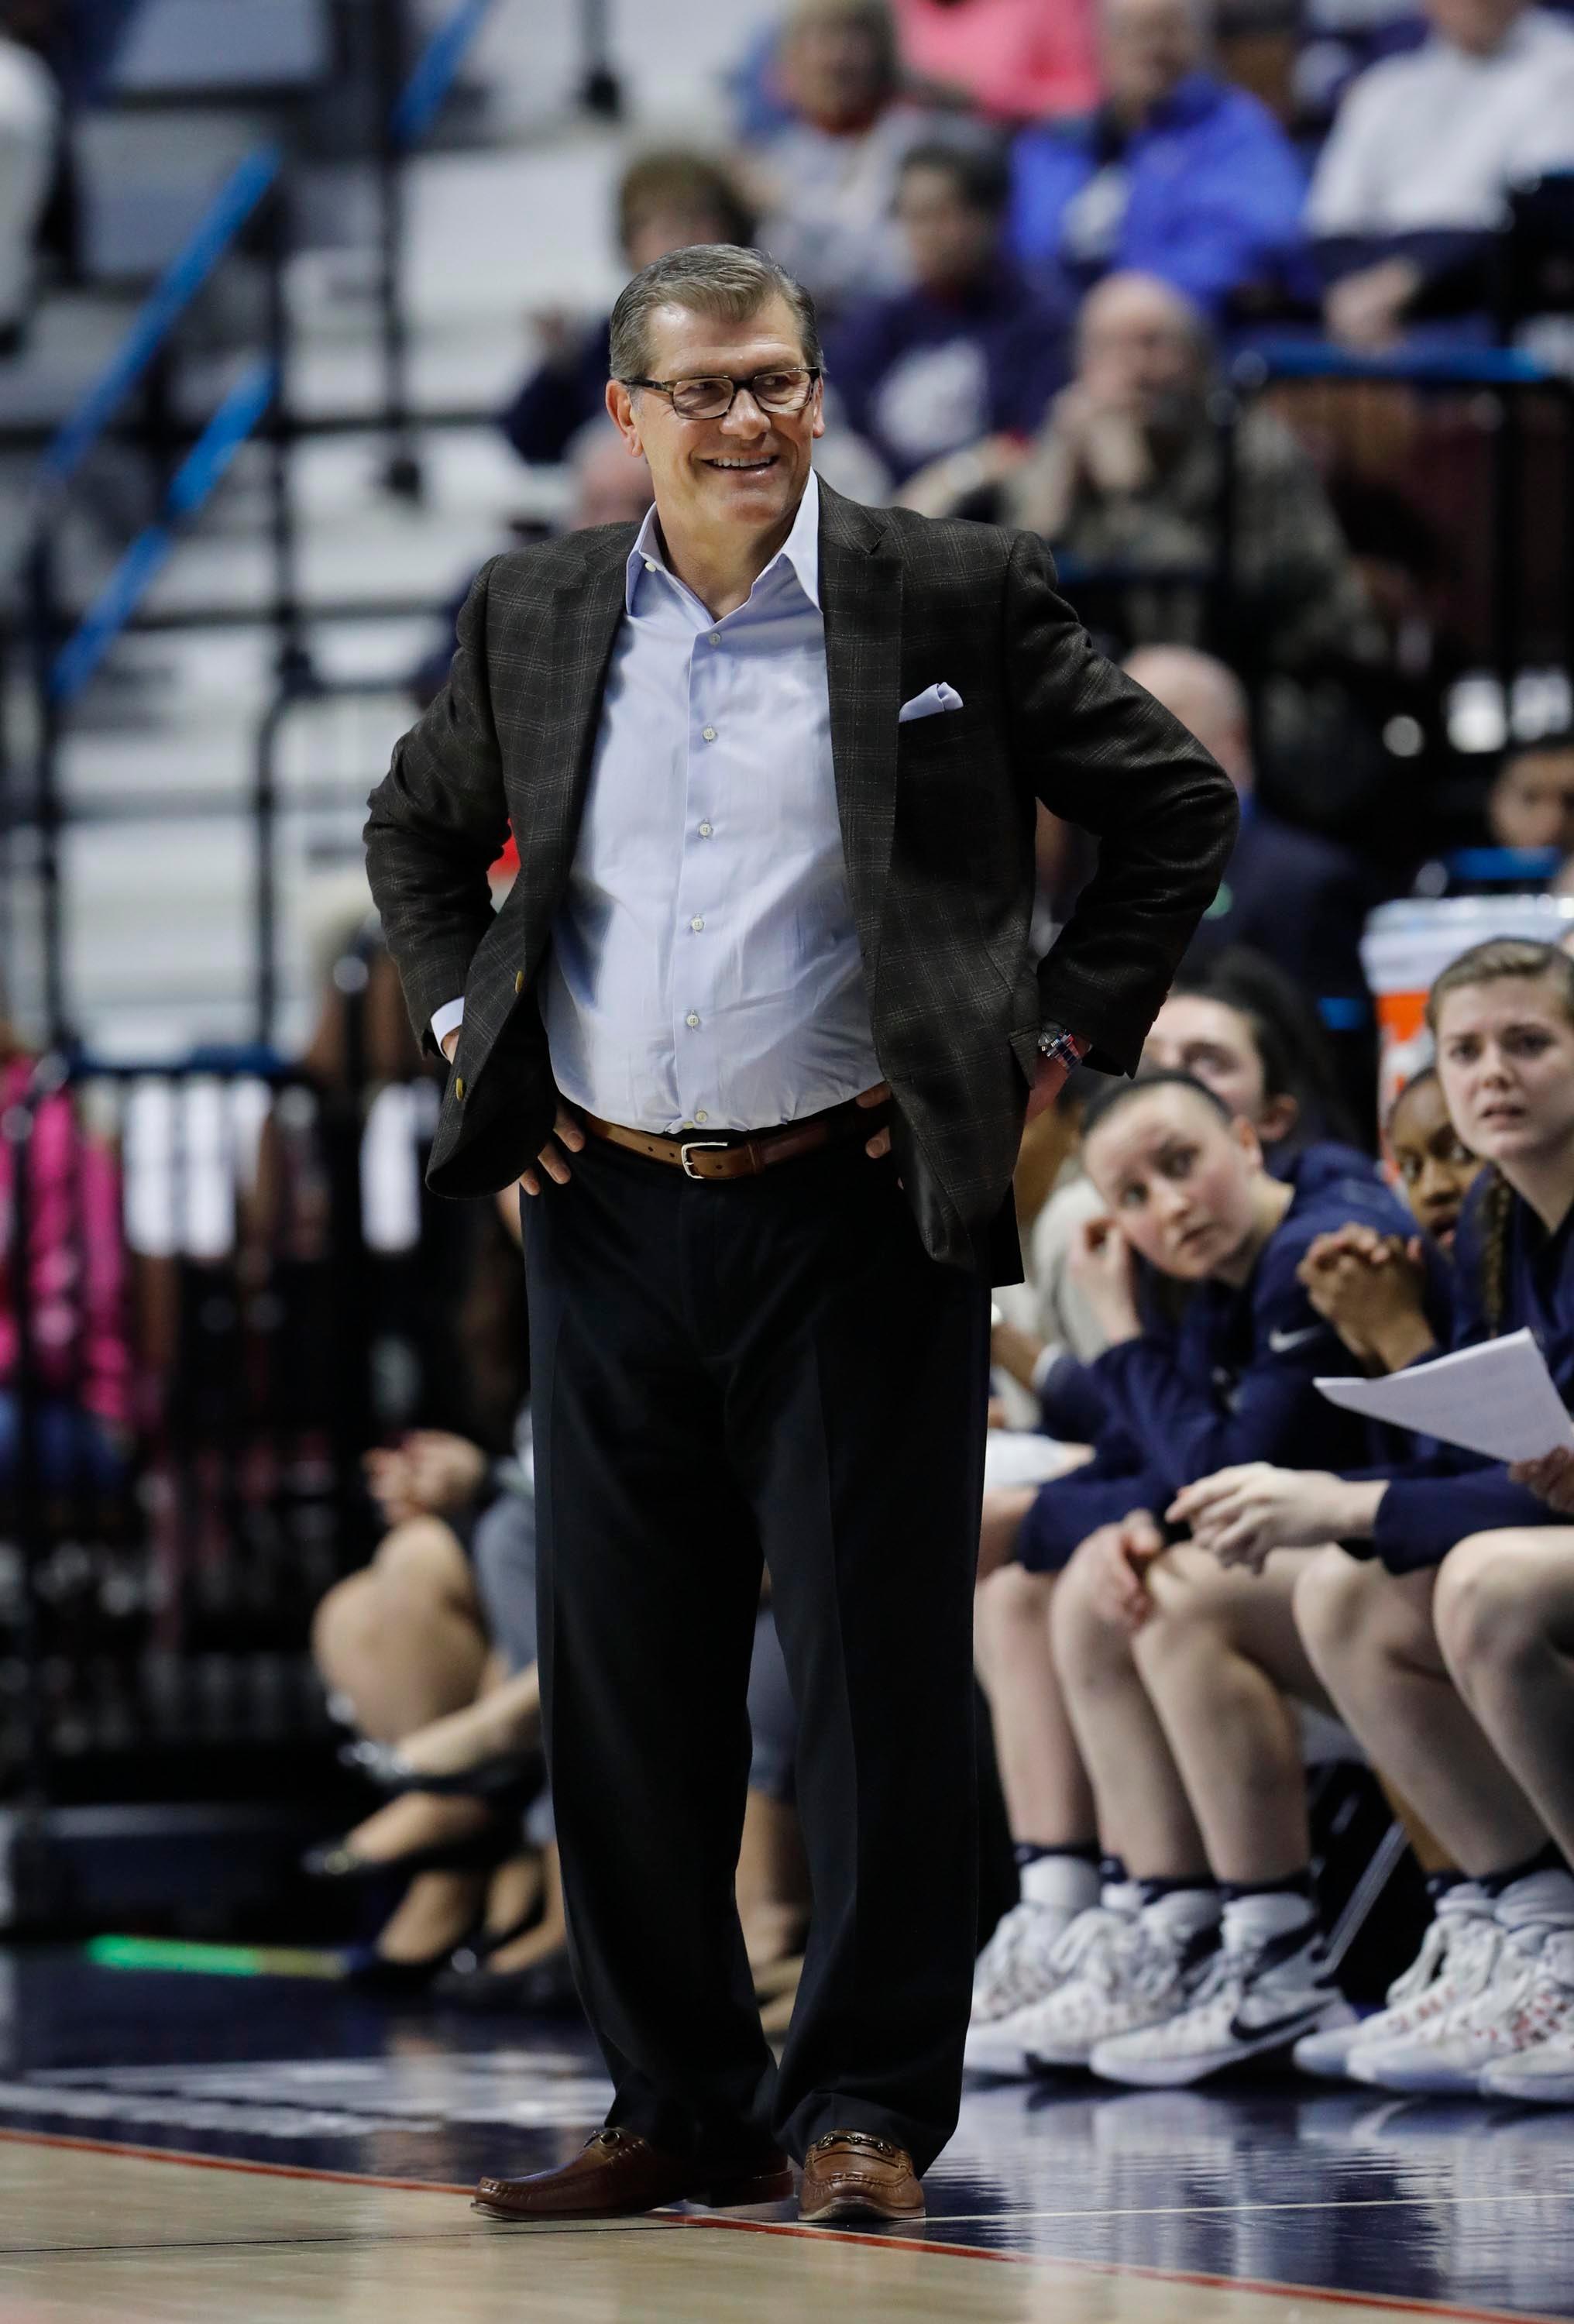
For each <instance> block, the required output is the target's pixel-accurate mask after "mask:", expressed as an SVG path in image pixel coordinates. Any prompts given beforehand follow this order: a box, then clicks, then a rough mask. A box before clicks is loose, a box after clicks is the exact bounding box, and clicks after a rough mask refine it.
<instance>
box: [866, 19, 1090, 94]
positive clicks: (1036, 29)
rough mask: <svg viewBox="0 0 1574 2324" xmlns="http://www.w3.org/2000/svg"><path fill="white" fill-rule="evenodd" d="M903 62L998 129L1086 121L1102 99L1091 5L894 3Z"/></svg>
mask: <svg viewBox="0 0 1574 2324" xmlns="http://www.w3.org/2000/svg"><path fill="white" fill-rule="evenodd" d="M893 5H894V8H895V13H896V19H897V34H898V37H899V40H900V43H901V51H902V60H903V62H904V64H905V65H906V66H907V70H908V72H909V73H911V74H913V75H914V76H915V77H916V78H917V79H919V80H920V81H923V82H926V83H928V84H929V85H930V86H931V87H933V88H935V89H937V90H938V91H939V92H940V93H941V94H942V95H943V96H946V97H960V98H961V99H962V102H964V103H965V104H967V105H969V106H972V107H973V108H974V109H975V110H976V111H978V112H980V113H983V114H987V115H990V117H991V118H992V119H994V120H997V121H1007V122H1018V121H1040V120H1043V119H1045V117H1054V116H1056V115H1062V114H1072V113H1085V112H1086V111H1087V110H1088V108H1089V107H1090V106H1091V105H1092V104H1093V103H1094V102H1095V101H1096V99H1097V97H1098V93H1099V77H1098V60H1097V57H1096V55H1095V52H1094V43H1093V25H1092V14H1091V5H1090V0H893Z"/></svg>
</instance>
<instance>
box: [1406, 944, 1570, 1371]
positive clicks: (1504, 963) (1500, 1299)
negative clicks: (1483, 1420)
mask: <svg viewBox="0 0 1574 2324" xmlns="http://www.w3.org/2000/svg"><path fill="white" fill-rule="evenodd" d="M1509 977H1517V978H1519V979H1520V981H1521V982H1523V983H1525V984H1536V983H1549V984H1551V986H1552V987H1553V988H1554V990H1555V991H1556V992H1557V996H1558V999H1559V1001H1560V1003H1561V1005H1562V1010H1563V1014H1564V1015H1565V1016H1566V1017H1567V1018H1568V1019H1569V1023H1570V1024H1571V1025H1574V959H1570V957H1569V954H1567V953H1566V952H1565V951H1564V950H1563V948H1562V946H1561V945H1554V944H1540V943H1538V942H1537V941H1536V940H1535V939H1534V938H1533V937H1531V936H1488V937H1487V940H1486V942H1485V943H1484V944H1478V945H1471V946H1470V949H1469V951H1468V952H1462V953H1461V954H1459V958H1458V960H1451V961H1450V963H1449V964H1448V966H1447V968H1445V969H1444V970H1443V971H1442V973H1441V975H1439V976H1437V977H1436V978H1434V979H1433V982H1432V986H1431V991H1430V992H1428V994H1427V996H1426V1022H1427V1030H1428V1031H1429V1032H1430V1033H1431V1037H1432V1039H1433V1040H1434V1041H1435V1040H1436V1039H1437V1035H1438V1019H1439V1018H1440V1016H1441V1013H1442V1005H1443V1002H1444V1001H1446V1000H1447V999H1448V998H1449V995H1450V993H1452V992H1466V991H1470V990H1472V989H1473V988H1474V987H1475V986H1477V985H1480V984H1501V983H1502V982H1504V981H1505V979H1506V978H1509ZM1482 1181H1483V1183H1482V1191H1481V1198H1480V1200H1481V1305H1482V1308H1483V1311H1484V1312H1485V1314H1486V1317H1487V1330H1488V1332H1489V1333H1491V1334H1492V1336H1493V1337H1494V1338H1495V1339H1496V1336H1497V1334H1498V1333H1499V1332H1501V1331H1502V1329H1503V1324H1504V1317H1505V1308H1506V1305H1507V1290H1508V1284H1507V1277H1508V1224H1509V1220H1510V1219H1511V1217H1512V1216H1513V1213H1514V1188H1513V1187H1512V1186H1511V1185H1509V1183H1508V1181H1507V1179H1506V1178H1505V1176H1504V1175H1503V1173H1502V1171H1501V1170H1499V1169H1498V1167H1497V1166H1496V1163H1490V1162H1489V1163H1488V1164H1487V1168H1486V1170H1485V1171H1484V1172H1483V1173H1482Z"/></svg>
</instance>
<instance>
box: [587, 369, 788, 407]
mask: <svg viewBox="0 0 1574 2324" xmlns="http://www.w3.org/2000/svg"><path fill="white" fill-rule="evenodd" d="M819 376H820V366H819V364H796V365H794V366H793V367H792V368H791V369H790V370H787V369H784V370H781V371H757V372H756V373H755V374H753V376H752V377H751V378H750V379H732V378H731V377H725V378H719V379H625V380H621V381H620V382H619V385H620V386H621V387H649V388H653V389H654V390H655V392H656V393H657V394H658V395H664V396H666V398H667V401H668V402H669V403H670V404H671V406H672V408H673V410H675V411H676V412H677V416H678V418H679V419H680V420H725V418H726V416H727V414H728V412H729V411H731V410H732V406H733V404H734V403H735V402H736V401H737V400H738V398H739V397H740V396H741V394H742V393H743V392H745V390H747V392H749V394H750V395H751V396H752V397H753V398H754V401H755V402H756V403H757V404H758V405H759V409H760V410H761V411H780V412H794V413H796V412H799V411H802V410H803V409H804V406H805V404H806V403H807V402H808V400H809V398H810V396H811V395H812V394H813V393H814V392H815V381H816V380H817V379H818V378H819Z"/></svg>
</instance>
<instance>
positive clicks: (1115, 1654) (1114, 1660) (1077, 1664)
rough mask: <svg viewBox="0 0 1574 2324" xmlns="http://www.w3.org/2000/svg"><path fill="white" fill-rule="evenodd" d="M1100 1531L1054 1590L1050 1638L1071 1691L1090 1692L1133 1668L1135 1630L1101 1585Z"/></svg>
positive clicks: (1127, 1673) (1056, 1662) (1073, 1561)
mask: <svg viewBox="0 0 1574 2324" xmlns="http://www.w3.org/2000/svg"><path fill="white" fill-rule="evenodd" d="M1101 1554H1102V1548H1101V1540H1100V1535H1097V1534H1095V1535H1091V1536H1090V1537H1089V1539H1088V1540H1087V1541H1085V1542H1083V1544H1082V1547H1081V1548H1080V1549H1079V1550H1078V1551H1077V1553H1076V1554H1075V1556H1074V1557H1073V1558H1072V1561H1071V1563H1070V1564H1069V1565H1068V1566H1067V1567H1066V1569H1065V1572H1063V1574H1062V1575H1061V1577H1060V1587H1059V1588H1058V1590H1057V1591H1055V1595H1054V1612H1053V1615H1052V1617H1051V1620H1050V1637H1051V1643H1052V1646H1053V1648H1054V1665H1055V1668H1056V1670H1057V1671H1058V1673H1059V1674H1060V1678H1061V1683H1062V1684H1063V1686H1064V1687H1065V1689H1066V1691H1067V1692H1068V1693H1086V1692H1090V1691H1091V1690H1094V1689H1096V1688H1098V1687H1100V1685H1105V1684H1108V1683H1109V1682H1110V1681H1111V1680H1112V1679H1113V1680H1120V1679H1125V1678H1128V1677H1129V1675H1130V1672H1131V1667H1132V1662H1131V1632H1130V1630H1129V1629H1128V1627H1127V1626H1126V1624H1125V1623H1123V1622H1122V1621H1121V1620H1120V1619H1119V1618H1118V1616H1117V1614H1116V1613H1115V1611H1114V1609H1112V1608H1111V1607H1110V1605H1109V1600H1108V1593H1107V1592H1106V1591H1104V1590H1102V1589H1101V1588H1100V1558H1101Z"/></svg>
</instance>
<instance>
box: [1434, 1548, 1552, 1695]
mask: <svg viewBox="0 0 1574 2324" xmlns="http://www.w3.org/2000/svg"><path fill="white" fill-rule="evenodd" d="M1540 1581H1541V1577H1540V1574H1539V1572H1538V1570H1537V1568H1536V1565H1535V1562H1534V1561H1533V1559H1532V1558H1529V1557H1527V1556H1526V1555H1525V1554H1524V1552H1523V1548H1522V1547H1521V1546H1520V1544H1519V1540H1518V1537H1517V1535H1514V1534H1513V1533H1484V1534H1477V1535H1474V1536H1473V1537H1472V1538H1471V1539H1470V1540H1468V1541H1462V1542H1461V1543H1460V1544H1459V1547H1458V1548H1457V1549H1456V1550H1454V1551H1453V1552H1452V1553H1451V1554H1450V1556H1449V1557H1448V1558H1447V1559H1446V1560H1445V1562H1444V1563H1443V1566H1442V1569H1441V1572H1440V1573H1439V1575H1438V1586H1437V1599H1436V1614H1435V1618H1436V1622H1437V1636H1438V1644H1439V1645H1440V1646H1441V1648H1442V1651H1443V1657H1444V1660H1445V1661H1446V1662H1447V1664H1448V1666H1449V1669H1450V1673H1451V1674H1453V1676H1454V1678H1455V1680H1456V1681H1457V1682H1458V1683H1459V1685H1460V1686H1461V1687H1464V1688H1468V1686H1469V1685H1470V1684H1471V1683H1472V1682H1474V1683H1475V1684H1476V1685H1477V1686H1479V1685H1481V1684H1483V1683H1486V1684H1491V1683H1493V1681H1494V1680H1498V1681H1503V1680H1512V1679H1514V1677H1515V1676H1516V1675H1517V1674H1518V1673H1519V1672H1521V1671H1522V1670H1523V1669H1524V1668H1525V1666H1526V1665H1528V1664H1529V1663H1530V1662H1532V1661H1533V1659H1534V1658H1535V1656H1536V1655H1538V1654H1539V1652H1540V1651H1541V1649H1542V1646H1544V1644H1545V1642H1546V1625H1545V1621H1544V1618H1543V1610H1544V1609H1543V1608H1542V1593H1541V1588H1540Z"/></svg>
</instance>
